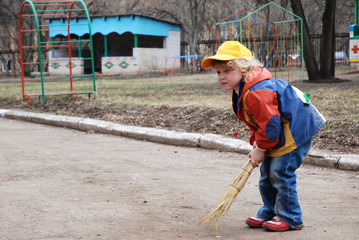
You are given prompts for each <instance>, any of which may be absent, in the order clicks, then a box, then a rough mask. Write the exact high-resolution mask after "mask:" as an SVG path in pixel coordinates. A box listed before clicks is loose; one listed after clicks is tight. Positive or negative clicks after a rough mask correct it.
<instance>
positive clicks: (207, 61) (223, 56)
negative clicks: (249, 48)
mask: <svg viewBox="0 0 359 240" xmlns="http://www.w3.org/2000/svg"><path fill="white" fill-rule="evenodd" d="M236 58H237V57H234V56H231V55H227V54H217V55H214V56H211V57H208V58H206V59H204V60H203V61H202V67H203V68H210V67H211V63H212V62H213V60H219V61H230V60H233V59H236Z"/></svg>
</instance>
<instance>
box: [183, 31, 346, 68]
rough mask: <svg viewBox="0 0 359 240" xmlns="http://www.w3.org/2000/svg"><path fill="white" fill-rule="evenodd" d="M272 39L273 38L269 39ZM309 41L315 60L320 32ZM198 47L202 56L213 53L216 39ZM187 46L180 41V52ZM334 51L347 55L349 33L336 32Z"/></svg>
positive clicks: (318, 53)
mask: <svg viewBox="0 0 359 240" xmlns="http://www.w3.org/2000/svg"><path fill="white" fill-rule="evenodd" d="M246 41H248V40H246V39H243V41H242V43H243V44H246ZM269 41H273V39H269ZM311 41H312V44H313V48H314V51H315V57H316V60H317V61H319V58H320V48H321V46H322V41H323V38H322V36H321V35H320V34H317V35H313V36H311ZM198 44H199V48H200V49H201V50H202V54H203V55H204V56H209V55H213V54H215V52H216V40H215V39H214V40H203V41H199V42H198ZM187 48H188V44H187V43H186V42H182V43H181V52H185V49H187ZM335 52H344V53H345V55H346V56H349V33H337V34H336V35H335ZM336 63H337V64H349V62H348V61H336Z"/></svg>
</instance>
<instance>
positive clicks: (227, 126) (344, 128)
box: [0, 74, 359, 154]
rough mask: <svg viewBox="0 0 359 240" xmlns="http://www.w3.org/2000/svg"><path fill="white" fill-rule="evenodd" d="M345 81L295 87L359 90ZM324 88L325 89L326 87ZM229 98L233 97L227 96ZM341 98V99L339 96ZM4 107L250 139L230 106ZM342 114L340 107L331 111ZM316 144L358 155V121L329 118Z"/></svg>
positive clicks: (55, 100)
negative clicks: (227, 107)
mask: <svg viewBox="0 0 359 240" xmlns="http://www.w3.org/2000/svg"><path fill="white" fill-rule="evenodd" d="M341 78H342V79H345V80H344V81H338V82H331V83H310V82H308V81H302V82H296V83H294V85H295V86H297V87H298V88H300V89H301V90H303V91H308V92H314V91H316V89H321V91H325V89H331V88H338V89H342V90H343V91H346V90H348V89H357V90H358V92H359V75H358V74H346V75H343V76H341ZM119 81H120V80H119ZM323 89H324V90H323ZM228 101H230V99H228ZM338 101H340V99H338ZM0 106H1V108H9V109H22V110H25V111H33V112H42V113H53V114H60V115H68V116H79V117H88V118H94V119H101V120H106V121H113V122H116V123H121V124H128V125H135V126H143V127H154V128H164V129H170V130H176V131H184V132H197V133H214V134H221V135H225V136H232V135H233V132H239V135H238V137H239V138H240V139H243V140H247V139H248V129H247V127H246V126H245V125H244V124H243V123H241V122H239V121H238V120H237V119H236V118H235V116H234V114H233V112H232V110H231V109H228V110H215V109H204V108H200V107H192V106H184V107H170V106H161V107H149V106H146V105H143V106H142V105H140V106H138V105H137V106H130V107H128V106H113V105H108V104H104V103H103V102H101V103H99V102H98V101H95V100H94V99H91V100H88V99H86V98H85V99H82V100H81V99H80V100H79V101H74V97H73V96H70V97H48V98H47V100H46V102H45V103H43V104H38V103H36V100H33V101H32V103H31V106H30V107H28V106H27V102H26V101H22V100H19V99H18V98H17V99H15V98H14V99H1V98H0ZM352 108H353V109H352V111H353V114H354V115H355V114H356V115H358V113H359V106H358V104H356V105H355V104H354V105H353V107H352ZM332 114H333V115H340V114H341V109H340V108H339V109H336V110H334V112H332ZM313 146H314V147H316V148H321V149H326V150H331V151H337V152H341V153H353V154H359V123H358V121H356V122H355V121H354V124H353V122H352V121H342V122H338V121H336V122H331V121H328V122H327V124H326V126H325V127H324V128H323V129H322V130H321V131H320V132H319V133H318V134H317V135H316V136H315V138H314V141H313Z"/></svg>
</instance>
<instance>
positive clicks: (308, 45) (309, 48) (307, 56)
mask: <svg viewBox="0 0 359 240" xmlns="http://www.w3.org/2000/svg"><path fill="white" fill-rule="evenodd" d="M290 3H291V6H292V10H293V13H294V14H296V15H297V16H299V17H301V18H302V19H303V45H304V49H303V55H304V62H305V66H306V68H307V73H308V77H309V80H311V81H318V80H320V79H321V77H320V74H319V69H318V64H317V60H316V59H315V53H314V48H313V44H312V42H311V41H310V35H309V29H308V24H307V21H306V18H305V16H304V11H303V7H302V3H301V1H300V0H290Z"/></svg>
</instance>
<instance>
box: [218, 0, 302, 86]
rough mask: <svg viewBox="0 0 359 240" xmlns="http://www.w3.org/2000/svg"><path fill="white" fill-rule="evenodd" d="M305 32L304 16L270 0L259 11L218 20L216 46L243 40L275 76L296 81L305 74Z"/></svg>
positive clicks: (244, 12) (241, 12) (237, 13)
mask: <svg viewBox="0 0 359 240" xmlns="http://www.w3.org/2000/svg"><path fill="white" fill-rule="evenodd" d="M302 32H303V22H302V19H301V18H300V17H298V16H297V15H295V14H293V13H292V12H290V11H288V10H287V9H285V8H282V7H281V6H279V5H277V4H275V3H273V2H270V3H268V4H266V5H264V6H262V7H261V8H259V9H257V10H255V11H251V10H249V9H247V8H244V9H241V10H239V11H237V12H235V13H234V14H232V15H230V16H228V17H227V18H224V19H222V20H221V21H220V22H218V23H216V46H217V48H218V46H219V45H220V44H221V43H223V42H224V41H228V40H235V41H239V42H241V43H242V44H244V45H245V46H246V47H248V48H249V49H250V50H251V51H252V52H253V55H254V56H255V57H256V58H257V59H258V60H260V61H261V62H262V63H263V64H264V66H265V67H267V68H268V69H270V70H271V71H272V72H273V73H274V76H275V77H279V78H281V79H283V80H286V81H289V82H293V81H296V80H301V79H303V77H304V76H303V75H304V59H303V34H302Z"/></svg>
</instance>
